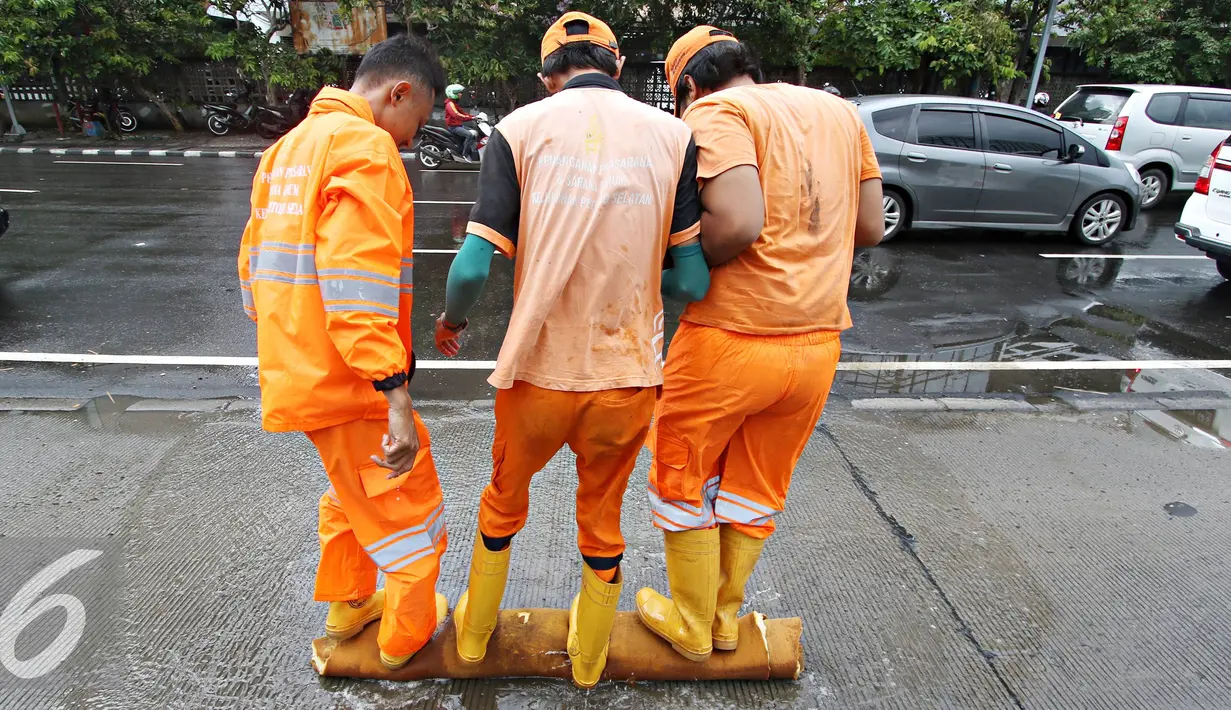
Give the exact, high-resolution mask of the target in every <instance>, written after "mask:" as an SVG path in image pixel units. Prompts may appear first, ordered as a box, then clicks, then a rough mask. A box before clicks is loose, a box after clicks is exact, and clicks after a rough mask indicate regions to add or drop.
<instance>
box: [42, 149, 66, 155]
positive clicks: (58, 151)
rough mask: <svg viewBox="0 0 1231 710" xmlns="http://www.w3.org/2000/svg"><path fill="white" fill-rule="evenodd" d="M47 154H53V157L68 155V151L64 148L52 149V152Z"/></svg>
mask: <svg viewBox="0 0 1231 710" xmlns="http://www.w3.org/2000/svg"><path fill="white" fill-rule="evenodd" d="M47 152H48V153H51V154H52V155H68V151H67V150H65V149H64V148H52V149H51V150H49V151H47Z"/></svg>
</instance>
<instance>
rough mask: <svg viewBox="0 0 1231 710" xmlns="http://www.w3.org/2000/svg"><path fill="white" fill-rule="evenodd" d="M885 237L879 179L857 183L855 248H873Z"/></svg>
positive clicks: (883, 209)
mask: <svg viewBox="0 0 1231 710" xmlns="http://www.w3.org/2000/svg"><path fill="white" fill-rule="evenodd" d="M884 236H885V206H884V193H883V192H882V190H881V180H880V178H871V179H869V180H864V181H863V182H861V183H859V212H858V213H857V214H856V215H855V246H857V247H874V246H876V245H877V244H880V243H881V239H882V238H883V237H884Z"/></svg>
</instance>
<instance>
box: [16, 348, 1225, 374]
mask: <svg viewBox="0 0 1231 710" xmlns="http://www.w3.org/2000/svg"><path fill="white" fill-rule="evenodd" d="M0 362H37V363H82V364H86V363H88V364H97V365H183V366H223V367H255V366H256V364H257V360H256V358H255V357H221V356H210V355H100V354H98V353H19V352H0ZM418 366H419V367H421V368H424V369H428V370H491V369H493V368H495V366H496V362H495V361H494V360H419V361H418ZM838 369H839V370H841V371H844V372H878V371H879V372H894V371H911V370H939V371H984V372H986V371H1002V370H1009V371H1013V370H1017V371H1021V370H1231V360H1071V361H1067V362H1053V361H1049V360H1014V361H1008V362H944V361H926V360H908V361H900V360H889V361H885V362H840V363H838Z"/></svg>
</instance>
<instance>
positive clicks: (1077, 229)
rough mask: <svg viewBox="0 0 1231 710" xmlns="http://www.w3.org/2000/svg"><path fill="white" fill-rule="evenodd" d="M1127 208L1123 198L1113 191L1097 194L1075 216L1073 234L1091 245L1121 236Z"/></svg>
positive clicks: (1097, 244)
mask: <svg viewBox="0 0 1231 710" xmlns="http://www.w3.org/2000/svg"><path fill="white" fill-rule="evenodd" d="M1126 210H1127V207H1126V205H1125V204H1124V200H1123V198H1121V197H1119V196H1118V195H1113V194H1111V193H1104V194H1102V195H1095V196H1094V197H1091V198H1090V199H1089V200H1088V201H1087V202H1086V204H1084V205H1082V206H1081V209H1080V210H1078V211H1077V216H1076V217H1074V218H1073V226H1072V232H1073V236H1075V237H1077V238H1078V239H1080V240H1081V241H1082V242H1083V243H1085V244H1089V245H1091V246H1100V245H1102V244H1107V243H1108V242H1111V241H1112V240H1114V239H1115V238H1116V237H1118V236H1120V231H1121V230H1122V229H1124V217H1125V212H1126Z"/></svg>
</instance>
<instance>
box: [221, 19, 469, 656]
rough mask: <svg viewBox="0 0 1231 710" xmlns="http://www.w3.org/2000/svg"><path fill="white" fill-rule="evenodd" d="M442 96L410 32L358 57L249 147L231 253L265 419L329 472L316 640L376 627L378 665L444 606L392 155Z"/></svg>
mask: <svg viewBox="0 0 1231 710" xmlns="http://www.w3.org/2000/svg"><path fill="white" fill-rule="evenodd" d="M443 88H444V71H443V69H442V68H441V66H440V62H439V60H438V59H437V57H436V54H435V52H434V51H433V50H432V48H431V46H430V45H428V44H427V43H426V42H424V41H423V40H420V39H415V38H408V37H395V38H393V39H389V40H386V41H384V42H381V43H380V44H377V45H376V46H374V47H373V48H372V49H371V50H369V51H368V53H367V55H366V56H364V58H363V61H362V63H361V64H360V65H359V69H358V71H357V72H356V74H355V83H354V86H352V87H351V89H350V91H343V90H341V89H334V88H325V89H322V90H321V92H320V94H318V95H317V97H316V99H315V100H314V101H313V102H312V108H311V111H310V112H309V114H308V117H307V118H306V119H304V121H303V122H302V123H300V124H299V126H297V127H296V128H295V129H293V130H292V131H291V132H290V133H288V134H287V135H286V136H284V137H283V138H282V139H281V140H279V141H278V142H277V143H275V144H274V145H273V146H272V147H271V148H269V149H268V150H266V151H265V154H264V155H263V156H262V157H261V164H260V167H259V168H257V173H256V178H255V179H254V180H253V183H252V214H251V217H250V218H249V220H248V226H247V228H246V229H245V230H244V237H243V246H242V248H241V250H240V254H239V278H240V282H241V286H242V289H243V296H244V309H245V310H246V311H247V313H248V315H249V316H251V317H252V319H253V320H254V321H256V324H257V353H258V360H259V365H260V379H261V407H262V419H263V423H264V426H265V428H266V429H267V430H269V431H303V432H306V433H307V436H308V438H309V439H310V440H311V441H312V443H313V444H314V445H315V446H316V448H317V450H318V451H319V452H320V455H321V461H322V462H323V463H324V466H325V472H326V473H327V474H328V476H329V483H330V486H329V489H328V490H327V491H326V492H325V494H324V495H322V496H321V499H320V543H321V557H320V564H319V566H318V568H317V575H316V592H315V598H316V599H317V600H318V601H326V602H330V604H329V615H328V618H327V620H326V625H325V628H326V632H327V633H328V635H329V636H331V637H333V638H336V639H345V638H349V637H351V636H354V635H356V634H358V633H359V632H360V631H362V630H363V628H364V626H365V625H366V624H367V623H369V622H372V621H375V620H377V619H380V622H381V623H380V635H379V644H380V658H381V662H382V663H384V664H385V666H387V667H389V668H391V669H393V668H398V667H400V666H402V665H405V664H406V663H407V662H409V661H410V658H411V657H412V656H413V655H414V653H415V652H416V651H418V650H419V649H420V648H422V647H423V645H424V644H425V643H427V641H428V640H429V639H430V638H431V636H432V634H433V632H434V631H435V629H436V627H437V626H438V624H439V623H440V622H441V621H442V620H443V618H444V616H445V614H446V613H447V608H446V602H445V598H444V596H443V595H438V594H436V593H435V589H436V579H437V577H438V575H439V571H440V564H439V560H440V555H442V554H443V553H444V551H445V547H446V544H447V543H446V536H445V529H444V519H443V517H442V513H443V499H442V497H441V491H440V482H439V481H438V480H437V476H436V467H435V464H434V463H433V462H432V456H431V449H430V444H429V440H428V433H427V429H426V428H424V426H423V422H422V421H421V420H420V419H419V415H418V414H416V413H415V412H414V411H413V410H412V408H411V399H410V394H409V393H408V391H407V387H406V386H407V382H408V381H409V380H410V378H411V377H412V376H413V375H414V353H413V352H412V351H411V338H410V313H411V299H412V289H413V258H412V254H413V248H414V207H413V206H414V198H413V196H412V195H411V189H410V181H409V180H408V179H407V177H406V169H405V167H404V166H403V165H402V159H401V156H400V155H399V153H398V146H399V145H405V144H408V143H409V142H410V141H411V140H412V139H413V138H414V136H415V134H416V133H417V132H418V131H419V129H420V128H422V127H423V125H424V124H425V123H426V122H427V120H428V118H429V117H430V116H431V112H432V105H433V103H434V101H435V98H436V95H437V94H438V93H439V92H440V91H441V90H442V89H443ZM377 568H379V569H381V570H383V571H384V573H385V588H384V589H381V590H378V589H376V571H377Z"/></svg>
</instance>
